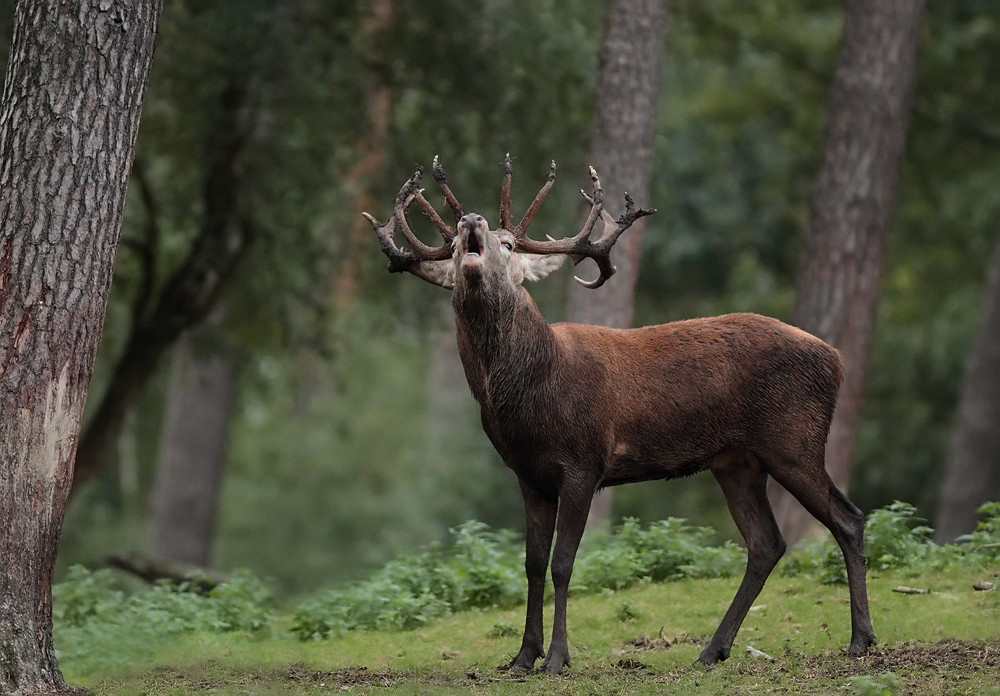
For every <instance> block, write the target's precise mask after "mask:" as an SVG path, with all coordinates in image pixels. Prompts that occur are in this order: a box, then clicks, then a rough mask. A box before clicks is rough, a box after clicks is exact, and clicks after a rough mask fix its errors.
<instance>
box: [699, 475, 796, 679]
mask: <svg viewBox="0 0 1000 696" xmlns="http://www.w3.org/2000/svg"><path fill="white" fill-rule="evenodd" d="M712 473H713V474H714V475H715V479H716V480H717V481H718V482H719V486H721V487H722V492H723V494H724V495H725V496H726V503H727V504H728V506H729V511H730V513H731V514H732V516H733V520H734V521H735V522H736V526H737V527H738V528H739V530H740V534H742V535H743V539H744V541H745V542H746V546H747V569H746V573H744V575H743V581H742V582H741V583H740V587H739V589H738V590H737V591H736V597H734V598H733V602H732V604H731V605H730V606H729V610H728V611H727V612H726V615H725V617H723V619H722V623H720V624H719V628H717V629H716V631H715V634H714V635H713V636H712V639H711V640H710V641H709V642H708V645H707V646H705V649H704V650H703V651H702V653H701V656H700V657H699V658H698V661H697V663H698V664H702V665H707V666H711V665H714V664H715V663H716V662H720V661H722V660H725V659H726V658H728V657H729V651H730V650H731V649H732V645H733V640H735V638H736V633H737V632H738V631H739V630H740V625H741V624H742V623H743V619H744V618H745V617H746V615H747V611H749V609H750V605H751V604H753V601H754V600H755V599H756V598H757V595H759V594H760V591H761V588H763V587H764V582H765V581H766V580H767V577H768V575H770V574H771V570H773V569H774V566H775V565H777V563H778V561H779V560H780V559H781V556H782V555H783V554H784V553H785V540H784V539H783V538H782V537H781V532H780V531H779V530H778V525H777V523H776V522H775V521H774V514H773V513H772V512H771V504H770V503H769V502H768V500H767V472H766V471H765V470H764V468H763V467H762V466H761V465H760V463H759V462H758V461H757V460H756V459H755V458H753V457H752V456H750V457H747V458H745V459H741V460H739V461H734V462H731V463H728V464H727V465H725V466H723V467H721V468H712Z"/></svg>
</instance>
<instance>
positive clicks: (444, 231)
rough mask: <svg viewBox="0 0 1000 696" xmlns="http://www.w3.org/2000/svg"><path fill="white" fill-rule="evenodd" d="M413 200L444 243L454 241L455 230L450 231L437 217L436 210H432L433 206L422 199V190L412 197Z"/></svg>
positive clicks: (438, 216) (446, 224) (439, 217)
mask: <svg viewBox="0 0 1000 696" xmlns="http://www.w3.org/2000/svg"><path fill="white" fill-rule="evenodd" d="M413 200H415V201H416V202H417V204H418V205H419V206H420V207H421V208H423V210H424V212H425V213H426V214H427V217H429V218H430V219H431V223H433V225H434V227H436V228H437V231H438V232H440V233H441V236H442V237H444V240H445V241H446V242H449V243H450V242H451V241H452V240H453V239H455V230H453V229H451V227H449V226H448V223H446V222H445V221H444V220H442V219H441V216H440V215H438V213H437V211H436V210H434V206H432V205H431V204H430V202H429V201H428V200H427V199H426V198H424V190H423V189H420V190H419V191H417V192H416V193H415V194H414V195H413Z"/></svg>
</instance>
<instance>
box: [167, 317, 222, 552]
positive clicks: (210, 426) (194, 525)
mask: <svg viewBox="0 0 1000 696" xmlns="http://www.w3.org/2000/svg"><path fill="white" fill-rule="evenodd" d="M234 395H235V375H234V371H233V367H232V364H231V362H230V360H228V359H227V357H226V356H224V355H221V354H219V353H206V352H205V351H203V350H199V346H198V345H197V341H196V340H194V339H193V338H192V337H190V336H188V337H186V338H185V339H183V340H181V341H180V342H179V344H178V346H177V349H176V353H175V356H174V366H173V375H172V379H171V381H170V391H169V394H168V397H167V398H168V402H167V412H166V415H165V419H164V427H163V434H162V435H161V438H160V456H159V461H158V462H157V466H156V479H155V482H154V484H153V492H152V517H151V519H150V530H149V553H150V555H151V556H153V557H154V558H160V559H167V560H171V561H181V562H183V563H189V564H191V565H195V566H201V567H206V566H208V564H209V558H210V555H211V550H212V541H213V539H214V537H215V520H216V510H217V509H218V504H219V490H220V485H221V482H222V471H223V469H224V467H225V460H226V445H227V443H228V439H229V438H228V436H229V422H230V418H231V415H232V410H233V397H234Z"/></svg>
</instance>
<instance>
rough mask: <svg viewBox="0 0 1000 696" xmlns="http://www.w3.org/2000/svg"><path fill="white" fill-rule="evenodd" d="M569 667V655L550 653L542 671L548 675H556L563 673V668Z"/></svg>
mask: <svg viewBox="0 0 1000 696" xmlns="http://www.w3.org/2000/svg"><path fill="white" fill-rule="evenodd" d="M569 666H570V665H569V655H563V654H553V653H549V655H548V657H546V658H545V662H543V663H542V667H541V669H542V671H543V672H545V673H546V674H552V675H556V674H559V673H561V672H562V669H563V667H569Z"/></svg>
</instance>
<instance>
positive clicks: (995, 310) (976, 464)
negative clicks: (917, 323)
mask: <svg viewBox="0 0 1000 696" xmlns="http://www.w3.org/2000/svg"><path fill="white" fill-rule="evenodd" d="M998 423H1000V242H998V243H997V245H996V246H995V247H994V250H993V254H992V256H991V261H990V268H989V277H988V278H987V281H986V293H985V297H984V298H983V309H982V318H981V320H980V326H979V333H978V334H977V336H976V341H975V343H974V344H973V348H972V356H971V358H970V360H969V365H968V369H967V371H966V374H965V380H964V381H963V383H962V396H961V400H960V401H959V405H958V416H957V418H956V421H955V430H954V433H953V435H952V441H951V448H950V450H949V452H948V460H947V464H946V467H945V474H944V480H943V482H942V484H941V493H940V497H939V498H938V508H937V515H936V517H935V530H934V537H935V539H937V540H938V541H939V542H942V543H945V542H951V541H954V539H955V537H957V536H959V535H961V534H967V533H969V532H971V531H972V530H973V529H975V527H976V508H978V507H979V506H980V505H982V504H983V503H985V502H987V501H989V500H996V499H997V497H998V496H1000V427H997V424H998Z"/></svg>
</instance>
